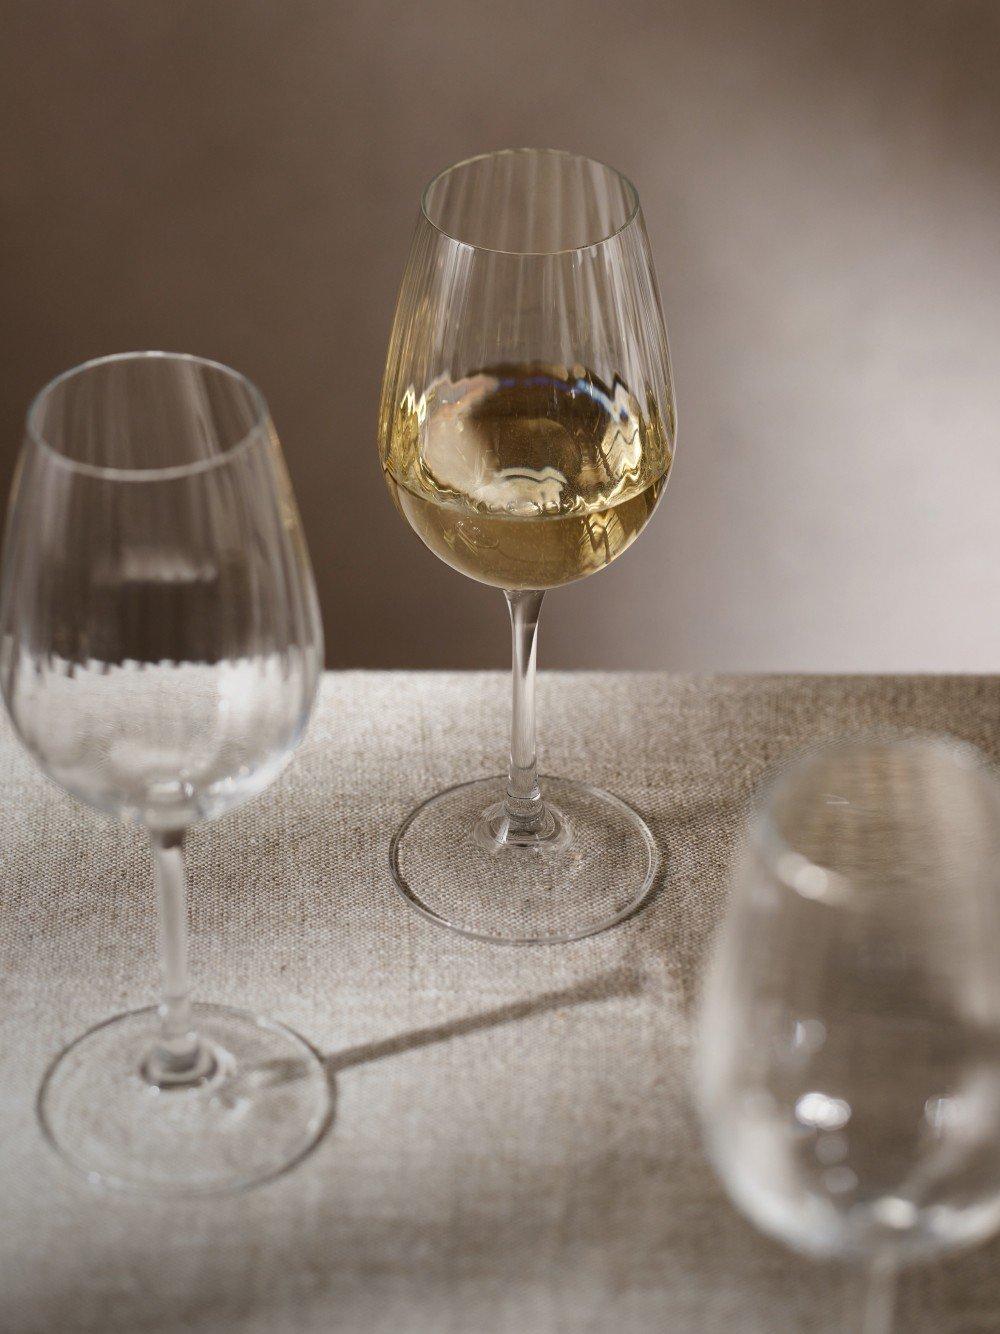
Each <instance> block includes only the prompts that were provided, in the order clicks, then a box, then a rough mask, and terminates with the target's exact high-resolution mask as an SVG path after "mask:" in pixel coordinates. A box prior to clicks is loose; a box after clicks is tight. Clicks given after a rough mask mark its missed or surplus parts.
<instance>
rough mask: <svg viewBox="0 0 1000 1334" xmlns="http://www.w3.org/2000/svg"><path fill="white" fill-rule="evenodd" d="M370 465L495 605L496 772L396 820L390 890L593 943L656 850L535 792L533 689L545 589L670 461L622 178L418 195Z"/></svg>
mask: <svg viewBox="0 0 1000 1334" xmlns="http://www.w3.org/2000/svg"><path fill="white" fill-rule="evenodd" d="M379 447H380V453H381V459H382V466H383V469H384V472H385V478H386V482H387V484H388V487H389V491H390V493H391V495H392V497H393V499H394V501H395V503H396V506H397V508H398V510H399V512H400V514H401V515H402V517H403V518H404V519H405V520H406V522H407V523H408V524H409V525H410V527H411V528H413V530H414V532H415V533H416V534H417V536H418V537H419V538H420V539H421V541H423V542H424V544H425V545H426V546H427V547H429V548H430V550H431V551H432V552H434V554H435V555H436V556H438V557H440V559H441V560H443V561H445V562H446V563H447V564H449V565H451V566H452V567H453V568H454V569H456V570H458V571H460V572H461V573H462V574H465V575H468V576H469V577H470V578H472V579H476V580H478V581H479V582H480V583H483V584H487V585H490V586H492V587H494V588H498V589H502V590H503V591H504V593H505V595H506V598H507V603H508V607H509V611H510V618H511V628H512V639H513V665H514V670H513V723H512V728H511V745H510V763H509V767H508V771H507V773H506V774H504V775H501V776H499V777H496V778H485V779H478V780H474V781H472V782H468V783H461V784H459V785H458V786H456V787H453V788H449V789H448V790H447V791H445V792H440V793H438V794H437V795H435V796H433V797H430V798H429V799H428V800H426V801H424V802H423V803H422V804H421V805H420V806H418V807H417V808H416V810H414V811H412V812H411V814H410V815H409V816H407V818H406V820H405V821H404V822H403V824H402V826H401V827H400V829H399V830H398V831H397V833H396V836H395V838H394V839H393V841H392V844H391V848H390V866H391V870H392V875H393V879H394V881H395V883H396V886H397V888H398V889H399V890H400V891H401V893H402V894H403V895H404V896H405V897H406V898H407V899H408V900H409V901H410V902H411V903H412V904H413V905H414V906H415V907H417V908H419V909H420V910H421V911H422V912H423V913H425V914H426V915H427V916H428V917H431V918H432V919H433V920H435V921H437V922H439V923H441V924H443V925H446V926H450V927H452V928H454V929H456V930H458V931H462V932H464V933H465V934H467V935H471V936H477V937H479V938H482V939H487V940H495V941H516V942H530V941H549V942H551V941H565V940H573V939H576V938H577V937H580V936H586V935H590V934H592V933H594V932H596V931H601V930H603V929H604V928H605V927H608V926H611V925H613V924H614V923H615V922H619V921H621V920H622V918H624V917H625V916H627V915H628V914H629V913H631V912H632V911H634V909H635V908H637V907H638V906H639V905H640V904H641V903H642V902H644V900H645V899H646V897H647V896H648V894H649V893H650V891H651V889H652V887H653V884H654V877H655V873H656V868H657V863H658V855H657V851H656V847H655V845H654V842H653V839H652V836H651V835H650V833H649V830H648V829H647V827H646V825H645V824H644V823H643V821H642V820H641V819H640V818H639V816H638V815H637V814H636V813H635V812H634V811H633V810H631V809H630V808H629V807H628V806H626V805H625V803H624V802H622V801H620V800H619V799H618V798H617V797H613V796H611V795H610V794H609V793H606V792H602V791H600V790H599V789H596V788H593V787H590V786H588V785H586V784H584V783H579V782H570V781H568V780H566V779H555V778H546V779H544V780H543V781H542V782H541V783H540V782H539V778H538V772H537V765H536V756H535V705H534V677H535V653H536V626H537V622H538V614H539V610H540V607H541V603H542V597H543V594H544V592H545V590H546V589H549V588H555V587H557V586H558V585H561V584H565V583H569V582H570V581H571V580H574V579H581V578H583V577H584V576H585V575H589V574H593V573H595V572H596V571H598V570H602V569H604V567H605V566H606V565H608V564H609V563H610V562H611V561H612V560H614V559H615V558H616V557H617V556H619V555H621V553H622V552H623V551H625V550H626V549H627V548H628V547H629V546H630V545H631V544H632V542H633V541H634V540H635V539H636V537H637V536H638V535H639V533H640V532H641V531H642V530H643V528H644V527H645V525H646V524H647V523H648V521H649V519H650V517H651V515H652V513H653V511H654V509H655V508H656V505H657V502H658V501H659V499H660V497H661V495H662V494H663V490H664V487H665V486H666V482H667V477H668V475H669V472H670V466H671V463H672V460H673V451H674V402H673V390H672V385H671V375H670V363H669V357H668V352H667V342H666V333H665V330H664V326H663V315H662V312H661V309H660V298H659V293H658V290H657V283H656V274H655V272H654V269H653V264H652V259H651V256H650V251H649V243H648V240H647V238H646V230H645V226H644V223H643V220H642V214H641V211H640V208H639V199H638V196H637V194H636V191H635V188H634V187H633V186H632V184H631V183H630V182H629V181H627V180H626V179H625V177H624V176H621V175H620V174H619V173H618V172H616V171H613V170H611V168H610V167H606V166H604V165H602V164H601V163H599V162H593V161H591V160H590V159H588V158H584V157H578V156H576V155H575V154H572V153H560V152H555V151H551V150H539V149H518V150H512V151H504V152H498V153H486V154H484V155H482V156H481V157H476V158H471V159H470V160H469V161H467V162H461V163H459V164H458V165H457V166H454V167H451V168H449V170H447V171H445V172H443V173H442V174H441V175H440V176H437V177H436V178H435V179H434V180H433V181H431V183H430V185H429V186H428V187H427V189H426V191H425V192H424V196H423V201H422V209H421V214H420V218H419V221H418V223H417V229H416V232H415V234H414V238H413V243H412V246H411V248H410V255H409V260H408V263H407V266H406V272H405V274H404V277H403V282H402V287H401V290H400V294H399V302H398V305H397V308H396V317H395V322H394V325H393V331H392V338H391V341H390V345H389V355H388V361H387V366H386V372H385V380H384V382H383V390H382V404H381V410H380V417H379Z"/></svg>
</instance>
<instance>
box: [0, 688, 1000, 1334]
mask: <svg viewBox="0 0 1000 1334" xmlns="http://www.w3.org/2000/svg"><path fill="white" fill-rule="evenodd" d="M507 691H508V686H507V682H506V680H505V679H504V678H503V677H501V676H499V675H492V674H491V675H440V674H433V675H422V674H401V673H393V674H374V673H355V674H347V675H331V676H328V677H327V678H326V680H325V682H324V687H323V695H322V700H321V704H320V707H319V710H318V714H317V717H316V719H315V721H314V724H313V726H312V729H311V731H310V734H309V738H308V740H307V742H306V744H305V745H304V746H303V748H302V751H301V752H300V754H299V756H298V758H297V759H296V761H295V762H294V764H293V766H292V767H291V769H290V770H289V771H288V772H287V773H286V775H285V776H284V777H283V778H282V779H281V781H280V782H279V783H278V784H277V785H276V786H275V787H274V788H273V789H272V790H270V791H269V792H267V793H266V794H265V795H264V796H263V797H262V798H261V799H259V800H257V801H256V802H254V803H253V804H252V805H251V806H249V807H247V808H246V809H245V810H243V811H242V812H240V813H238V814H237V815H234V816H232V817H230V818H229V819H227V820H225V821H223V822H221V823H220V824H218V825H216V826H205V827H201V828H200V829H198V830H197V831H196V832H195V833H194V834H193V836H192V838H191V874H192V882H193V885H192V929H193V937H192V956H193V960H194V965H195V970H196V975H197V979H198V984H199V992H200V994H201V995H202V997H204V998H206V999H208V998H211V999H216V1000H220V1001H227V1002H230V1003H233V1004H237V1005H245V1006H249V1007H252V1008H255V1009H257V1010H258V1011H261V1012H263V1013H265V1014H270V1015H273V1016H275V1017H278V1018H281V1019H284V1020H286V1021H287V1022H288V1023H290V1024H291V1025H292V1026H294V1027H295V1028H297V1029H299V1030H300V1031H301V1032H302V1033H304V1034H306V1035H307V1036H308V1037H310V1038H311V1039H312V1040H313V1041H314V1042H315V1043H316V1044H317V1046H318V1047H320V1049H321V1050H323V1051H324V1052H325V1053H328V1054H329V1068H330V1072H331V1078H332V1079H333V1080H334V1081H335V1086H336V1119H335V1122H334V1125H333V1128H332V1130H331V1132H330V1134H329V1136H328V1138H327V1139H326V1140H325V1141H324V1142H323V1144H322V1145H321V1146H320V1147H319V1148H318V1149H317V1151H316V1152H315V1153H314V1154H313V1155H312V1156H311V1157H309V1158H308V1159H307V1160H306V1161H305V1162H304V1163H302V1164H301V1165H300V1166H299V1167H298V1168H297V1169H296V1170H295V1171H293V1172H291V1173H290V1174H289V1175H287V1176H285V1177H283V1178H281V1179H280V1180H278V1181H276V1182H273V1183H272V1184H270V1185H268V1186H264V1187H262V1188H259V1189H257V1190H255V1191H251V1192H249V1193H248V1194H245V1195H242V1196H236V1197H233V1198H228V1199H215V1200H208V1201H201V1202H182V1203H177V1202H173V1203H171V1202H157V1201H152V1202H151V1201H148V1200H139V1199H135V1198H129V1197H122V1196H116V1195H104V1196H101V1195H98V1194H96V1193H94V1192H93V1191H92V1190H91V1189H90V1188H89V1187H88V1186H87V1185H86V1184H85V1183H83V1182H78V1181H77V1180H76V1179H75V1178H74V1177H72V1176H71V1175H70V1174H69V1173H68V1171H66V1170H65V1169H64V1168H63V1167H62V1166H61V1164H60V1163H59V1161H57V1160H56V1159H55V1157H54V1156H53V1155H52V1154H51V1153H50V1152H49V1151H48V1150H47V1149H46V1147H45V1146H44V1144H43V1143H42V1140H41V1138H40V1135H39V1132H38V1130H37V1128H36V1125H35V1120H34V1112H33V1105H32V1104H33V1098H34V1093H35V1089H36V1086H37V1084H38V1081H39V1077H40V1075H41V1073H42V1070H43V1068H44V1066H45V1064H46V1063H47V1061H48V1059H49V1058H50V1056H51V1055H52V1054H53V1053H54V1052H55V1051H56V1050H57V1049H58V1048H59V1046H60V1045H62V1044H63V1043H65V1042H66V1041H67V1040H68V1039H69V1038H70V1037H72V1036H74V1035H75V1034H77V1033H78V1032H79V1031H80V1030H81V1029H82V1028H83V1027H84V1026H86V1025H89V1024H90V1023H92V1022H95V1021H97V1020H98V1019H100V1018H102V1017H103V1016H105V1015H107V1014H110V1013H112V1012H114V1011H116V1010H120V1009H124V1008H129V1007H132V1006H135V1005H137V1004H140V1003H143V1002H145V1001H147V1000H148V999H150V997H151V996H152V994H153V992H154V989H155V964H154V953H153V951H154V930H153V927H154V922H153V911H152V902H151V892H150V885H149V866H148V862H147V857H146V852H145V849H144V847H143V844H142V841H141V839H140V837H139V836H138V835H137V834H135V833H132V832H122V831H121V830H120V829H118V828H117V827H115V826H113V825H111V824H109V823H106V822H104V821H102V820H100V819H99V818H98V817H97V816H96V815H93V814H91V813H89V812H87V811H84V810H82V809H80V808H79V807H77V806H76V805H74V803H73V802H71V801H70V799H69V798H67V797H66V796H64V795H63V794H62V793H61V792H59V791H58V790H57V789H56V788H54V787H52V786H50V785H49V784H48V783H47V782H46V780H44V779H43V778H42V777H41V776H40V775H39V774H38V773H37V772H36V771H35V769H34V768H33V767H32V764H31V762H30V761H29V760H28V759H27V758H26V757H25V756H24V755H23V754H22V753H21V751H20V750H19V749H18V747H17V745H16V744H15V742H14V741H13V739H12V737H11V735H10V732H9V730H5V731H3V733H2V734H0V773H2V775H3V784H4V795H5V820H4V823H3V828H2V837H0V857H2V865H0V968H2V974H0V1001H2V1010H0V1023H2V1035H0V1036H2V1045H0V1063H2V1069H0V1126H2V1138H0V1329H3V1330H5V1331H6V1330H12V1331H13V1330H16V1331H36V1330H38V1331H42V1330H45V1331H47V1330H58V1331H81V1330H93V1331H98V1330H100V1331H106V1330H115V1331H118V1330H123V1331H124V1330H127V1331H161V1330H163V1331H166V1330H171V1331H173V1330H197V1331H203V1330H204V1331H220V1332H222V1331H230V1330H232V1331H236V1330H239V1331H247V1332H248V1334H249V1331H255V1332H260V1334H263V1332H264V1331H267V1332H268V1334H283V1332H284V1331H288V1332H289V1334H291V1332H292V1331H295V1334H311V1332H313V1331H315V1332H316V1334H326V1332H327V1331H340V1330H346V1331H359V1332H361V1331H364V1332H365V1334H368V1332H371V1334H378V1332H381V1331H385V1332H386V1334H390V1331H391V1332H392V1334H400V1332H401V1331H402V1332H408V1331H413V1334H465V1332H466V1331H474V1332H476V1334H478V1332H480V1331H482V1332H484V1334H492V1332H493V1331H497V1332H500V1331H503V1332H504V1334H536V1332H537V1334H550V1332H551V1334H557V1332H562V1331H566V1332H567V1334H568V1332H570V1331H572V1332H573V1334H575V1332H576V1331H586V1332H590V1331H593V1332H594V1334H597V1332H598V1331H600V1332H602V1334H603V1331H607V1330H613V1331H615V1334H632V1332H633V1331H634V1332H638V1331H678V1332H680V1331H688V1330H697V1331H701V1330H705V1331H713V1332H714V1331H725V1330H734V1331H740V1332H741V1334H753V1332H756V1331H759V1332H760V1334H778V1332H782V1334H783V1332H784V1331H794V1330H809V1331H826V1330H835V1329H840V1328H844V1327H845V1325H844V1320H845V1311H846V1310H847V1309H848V1302H849V1297H850V1292H849V1288H850V1285H851V1279H850V1276H848V1275H845V1274H844V1273H840V1272H837V1271H835V1270H831V1269H828V1268H825V1267H822V1266H814V1265H810V1264H808V1263H806V1262H804V1261H802V1260H799V1259H796V1258H794V1257H791V1256H790V1255H788V1254H787V1253H786V1252H785V1251H784V1250H783V1249H782V1248H781V1247H779V1246H778V1245H776V1244H774V1243H772V1242H769V1241H766V1240H764V1239H762V1238H760V1237H759V1236H757V1235H756V1233H755V1232H754V1231H753V1230H752V1228H751V1227H750V1226H749V1225H748V1224H747V1223H745V1222H744V1221H743V1220H742V1219H741V1218H739V1217H738V1216H737V1215H736V1214H735V1213H734V1212H733V1211H732V1209H731V1208H730V1207H729V1205H728V1204H727V1202H726V1201H725V1199H724V1197H723V1195H722V1193H721V1191H720V1189H719V1187H718V1186H717V1185H716V1183H715V1181H714V1179H713V1177H712V1175H711V1173H710V1171H709V1170H708V1168H707V1167H706V1165H705V1163H704V1160H703V1158H702V1155H701V1152H700V1150H699V1142H698V1134H697V1127H696V1123H695V1120H694V1117H693V1114H692V1110H691V1107H690V1103H689V1095H688V1065H689V1056H690V1008H691V1003H692V998H693V993H694V991H695V987H696V984H697V978H698V973H699V969H700V967H701V965H702V961H703V959H704V956H705V950H706V945H707V941H708V938H709V935H710V933H711V930H712V928H713V926H714V924H715V923H716V921H717V920H718V918H719V915H720V913H721V911H722V909H723V906H724V903H725V896H726V871H727V862H728V858H729V855H730V852H731V849H732V846H733V842H734V838H735V836H736V833H737V830H738V827H739V823H740V819H741V815H742V812H743V808H744V804H745V801H746V798H747V796H748V794H749V793H750V792H751V791H752V789H753V788H754V785H755V783H756V782H757V780H758V779H759V777H760V775H761V774H762V773H763V772H764V771H765V769H766V768H767V767H768V766H770V765H771V764H772V763H773V762H774V761H776V760H777V759H779V758H780V757H781V756H782V755H785V754H786V753H788V752H790V751H792V750H793V749H794V748H796V747H797V746H799V745H800V744H801V743H803V742H806V741H809V740H812V739H814V738H817V737H828V736H835V735H838V734H840V733H842V732H844V731H845V730H850V729H854V728H859V727H868V726H871V725H876V724H884V723H889V724H901V725H904V726H912V725H916V726H919V727H924V728H934V729H945V730H948V731H951V732H953V733H955V734H956V735H958V736H961V737H964V738H967V739H968V740H970V741H972V742H974V743H976V744H977V745H979V746H981V747H983V748H984V749H986V750H987V752H989V753H990V754H991V755H992V756H993V757H994V758H1000V680H987V679H982V678H970V677H966V678H948V679H943V678H931V677H925V678H870V677H853V678H820V677H811V678H801V677H798V678H793V677H748V678H726V679H693V678H686V677H677V676H663V675H590V674H580V675H543V676H542V677H541V679H540V719H541V727H542V732H541V753H542V759H543V762H544V767H545V768H546V769H547V770H548V771H549V772H556V773H561V774H566V775H568V776H578V777H587V778H589V779H591V780H592V781H593V782H596V783H597V784H599V785H600V786H602V787H606V788H610V789H611V790H612V791H615V792H617V793H619V794H620V795H621V796H623V797H625V798H626V799H627V800H628V801H630V802H631V803H633V804H634V806H635V807H636V808H637V809H638V810H639V811H640V812H642V814H643V815H645V817H646V818H647V820H648V821H649V824H650V827H651V828H652V830H653V832H654V834H655V836H656V838H657V839H658V841H659V842H660V844H661V846H662V847H663V848H664V849H665V851H666V853H667V858H668V861H667V870H666V876H665V879H664V882H663V883H662V885H661V888H660V890H659V892H658V894H657V896H656V898H655V899H654V901H653V903H652V904H651V905H650V906H649V907H648V908H647V909H646V910H645V911H644V912H643V913H642V914H641V915H639V916H638V917H636V918H635V919H633V920H632V921H631V922H629V923H627V924H625V925H624V926H621V927H619V928H618V929H617V930H614V931H611V932H608V933H606V934H605V935H602V936H597V937H594V938H592V939H590V940H587V941H584V942H581V943H580V944H576V945H570V946H559V947H547V948H546V947H540V948H528V949H510V948H502V947H501V948H497V947H490V946H488V945H483V944H478V943H475V942H472V941H468V940H465V939H462V938H460V937H458V936H455V935H452V934H451V933H449V932H445V931H442V930H440V929H439V928H436V927H435V926H433V925H431V924H430V923H428V922H426V921H424V920H422V919H421V918H420V917H418V916H417V915H416V914H415V913H413V912H412V911H411V910H410V909H409V908H408V907H407V906H406V905H405V904H404V903H403V902H402V900H401V899H400V898H398V896H397V895H396V893H395V891H394V889H393V888H392V885H391V882H390V880H389V877H388V875H387V871H386V845H387V841H388V838H389V834H390V832H391V831H392V829H393V827H394V826H395V824H396V823H397V822H398V820H399V819H400V817H401V816H402V815H403V813H404V812H405V811H406V810H407V809H408V808H409V807H410V806H411V805H412V804H413V803H414V802H416V801H417V800H418V799H419V798H421V797H422V796H423V795H425V794H426V793H428V792H429V791H431V790H433V789H434V788H436V787H440V786H443V785H445V784H449V783H453V782H455V781H457V780H459V779H462V778H465V777H471V776H474V775H479V774H488V773H490V772H495V771H496V770H497V769H498V768H499V767H501V766H500V764H499V763H498V761H499V760H500V759H501V757H502V755H503V753H504V746H505V726H506V720H505V715H506V709H507ZM998 1261H1000V1247H998V1246H996V1245H994V1246H992V1247H987V1248H984V1249H982V1250H980V1251H977V1252H975V1253H973V1254H971V1255H968V1256H965V1257H963V1258H960V1259H958V1260H954V1261H951V1262H949V1263H948V1264H946V1265H943V1266H939V1267H937V1268H934V1269H932V1270H930V1271H927V1272H925V1273H922V1274H919V1275H916V1274H915V1275H912V1276H909V1277H907V1278H906V1279H905V1280H904V1282H903V1286H902V1293H901V1311H900V1317H899V1326H898V1327H899V1328H900V1329H903V1330H907V1331H911V1330H920V1331H923V1330H926V1331H935V1332H936V1334H940V1332H941V1331H962V1332H963V1334H968V1332H969V1331H976V1330H981V1331H985V1330H997V1329H1000V1264H998Z"/></svg>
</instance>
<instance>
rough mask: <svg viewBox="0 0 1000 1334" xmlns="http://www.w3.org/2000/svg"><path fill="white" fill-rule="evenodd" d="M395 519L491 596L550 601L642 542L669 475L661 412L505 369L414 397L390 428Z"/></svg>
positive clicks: (562, 374) (622, 392) (553, 372)
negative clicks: (521, 593) (520, 593)
mask: <svg viewBox="0 0 1000 1334" xmlns="http://www.w3.org/2000/svg"><path fill="white" fill-rule="evenodd" d="M381 445H382V462H383V467H384V469H385V475H386V481H387V483H388V485H389V490H390V492H391V493H392V496H393V498H394V500H395V502H396V505H397V507H398V509H399V511H400V513H401V514H402V515H403V517H404V518H405V519H406V521H407V522H408V523H409V524H410V526H411V527H412V528H413V530H414V531H415V532H416V533H417V535H418V536H419V537H420V538H421V539H422V541H423V542H424V543H425V544H426V545H427V546H428V547H429V548H430V549H431V551H433V552H434V554H435V555H436V556H439V557H440V558H441V559H442V560H443V561H446V562H447V563H448V564H449V565H451V566H453V567H454V568H455V569H456V570H460V571H461V572H462V573H463V574H467V575H469V576H470V577H471V578H473V579H477V580H479V581H480V582H481V583H484V584H492V585H494V586H496V587H498V588H507V589H542V588H554V587H556V586H557V585H559V584H565V583H569V582H570V581H571V580H573V579H580V578H582V577H583V576H584V575H587V574H593V573H594V572H595V571H596V570H601V569H603V568H604V566H606V565H608V564H609V563H610V562H611V561H613V560H614V559H615V557H616V556H619V555H621V553H622V552H623V551H624V550H625V549H626V548H627V547H629V546H631V544H632V542H633V541H634V540H635V539H636V537H638V535H639V533H640V532H641V531H642V529H643V528H644V527H645V526H646V523H647V522H648V521H649V518H650V516H651V515H652V513H653V510H654V509H655V508H656V504H657V501H658V500H659V498H660V495H661V494H662V492H663V488H664V485H665V483H666V480H667V476H668V474H669V472H670V464H671V461H672V455H671V449H670V444H669V442H668V439H667V435H666V432H665V431H664V427H663V424H662V422H661V421H660V419H659V415H658V413H657V410H656V406H655V400H654V399H653V398H652V396H650V398H649V406H648V407H647V409H646V412H645V413H644V412H643V410H642V408H641V407H640V404H639V403H638V401H637V400H636V398H635V397H634V395H633V394H632V393H631V392H630V390H629V389H628V388H627V387H626V386H625V385H624V384H623V383H622V382H621V381H620V380H618V379H617V378H616V379H615V380H614V382H613V384H612V385H610V386H609V385H608V384H606V383H605V382H603V381H602V380H601V379H599V378H598V377H597V376H596V375H594V374H593V373H592V372H590V371H588V370H586V369H585V368H584V367H582V366H573V367H570V368H568V369H567V368H566V367H563V366H548V365H544V364H542V363H534V364H531V365H512V364H506V365H505V364H501V365H495V366H488V367H485V368H484V369H482V370H478V371H475V372H473V373H471V374H469V375H467V376H465V377H464V378H462V379H459V380H458V381H456V382H453V381H451V380H449V379H446V378H444V377H442V378H439V379H437V380H435V381H434V382H433V383H432V384H431V385H430V386H429V387H428V388H427V389H426V390H425V391H424V392H423V393H422V394H420V396H419V397H417V395H416V393H415V392H414V391H413V390H412V389H411V390H408V391H407V393H406V394H405V395H404V396H403V400H402V402H401V403H399V404H398V406H397V408H396V411H395V414H394V416H391V417H390V418H389V419H388V420H385V421H383V424H382V441H381Z"/></svg>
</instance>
